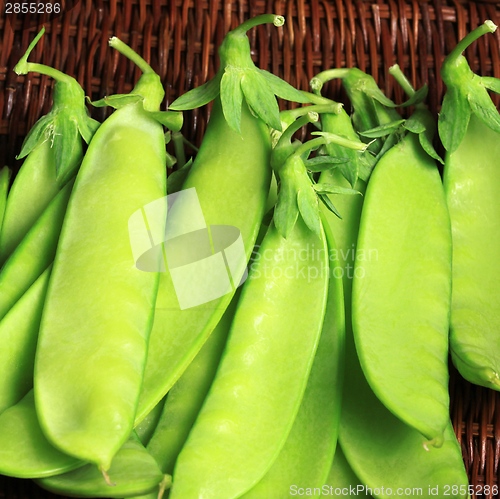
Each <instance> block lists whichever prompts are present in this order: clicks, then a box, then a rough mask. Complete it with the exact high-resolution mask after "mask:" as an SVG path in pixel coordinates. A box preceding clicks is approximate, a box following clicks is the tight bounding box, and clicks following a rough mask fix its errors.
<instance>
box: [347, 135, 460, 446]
mask: <svg viewBox="0 0 500 499" xmlns="http://www.w3.org/2000/svg"><path fill="white" fill-rule="evenodd" d="M450 296H451V230H450V220H449V215H448V210H447V207H446V200H445V197H444V191H443V187H442V183H441V179H440V176H439V173H438V170H437V167H436V164H435V161H434V160H433V159H432V158H430V156H428V155H427V154H426V153H425V152H424V150H423V149H422V147H421V146H420V143H419V140H418V136H417V135H415V134H412V133H409V134H407V135H406V136H405V137H404V138H403V139H402V140H401V141H400V142H398V143H397V144H396V145H394V146H393V147H392V148H391V149H390V150H389V151H388V152H386V153H385V154H384V155H383V156H382V158H381V159H380V160H379V161H378V163H377V166H376V167H375V169H374V171H373V173H372V175H371V177H370V181H369V183H368V187H367V190H366V196H365V200H364V203H363V211H362V214H361V221H360V228H359V236H358V242H357V248H356V265H355V270H354V278H353V290H352V325H353V333H354V338H355V342H356V348H357V351H358V355H359V358H360V363H361V366H362V368H363V371H364V372H365V374H366V377H367V380H368V382H369V383H370V386H371V387H372V389H373V390H374V392H375V393H376V394H377V396H378V397H379V398H380V399H381V400H382V402H383V403H384V404H385V405H386V406H387V407H388V408H389V409H390V410H391V411H393V412H394V414H396V415H397V416H398V417H400V418H401V419H402V420H403V421H405V422H406V423H407V424H409V425H411V426H413V427H415V428H416V429H417V430H418V431H420V432H421V433H422V434H423V435H424V436H425V437H426V438H427V439H428V440H429V442H428V443H429V444H432V445H437V446H439V445H440V444H441V443H442V442H443V438H444V435H443V434H444V432H445V429H446V427H447V423H448V420H449V393H448V326H449V307H450ZM415 358H417V359H418V362H416V361H415Z"/></svg>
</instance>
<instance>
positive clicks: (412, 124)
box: [403, 114, 426, 135]
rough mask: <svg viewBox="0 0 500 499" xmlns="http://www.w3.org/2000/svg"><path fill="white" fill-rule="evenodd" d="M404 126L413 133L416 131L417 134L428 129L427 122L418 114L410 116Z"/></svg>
mask: <svg viewBox="0 0 500 499" xmlns="http://www.w3.org/2000/svg"><path fill="white" fill-rule="evenodd" d="M403 127H404V128H405V129H406V130H408V131H409V132H411V133H415V134H417V135H418V134H420V133H423V132H425V130H426V125H425V123H424V122H423V121H422V120H421V119H419V115H418V114H413V115H412V116H410V117H409V118H408V119H407V120H406V121H405V122H404V123H403Z"/></svg>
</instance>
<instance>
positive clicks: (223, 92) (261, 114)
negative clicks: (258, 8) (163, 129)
mask: <svg viewBox="0 0 500 499" xmlns="http://www.w3.org/2000/svg"><path fill="white" fill-rule="evenodd" d="M284 22H285V18H284V17H283V16H278V15H274V14H263V15H260V16H256V17H254V18H252V19H249V20H247V21H245V22H244V23H242V24H241V25H240V26H238V27H237V28H235V29H234V30H232V31H230V32H229V33H228V34H227V35H226V36H225V38H224V40H223V41H222V43H221V45H220V47H219V58H220V62H221V67H220V69H219V71H218V72H217V74H216V75H215V76H214V78H213V79H212V80H210V81H208V82H207V83H205V84H203V85H201V86H199V87H197V88H194V89H192V90H190V91H189V92H187V93H185V94H184V95H182V96H181V97H179V98H178V99H176V100H175V101H174V102H173V103H172V105H171V106H170V109H172V110H189V109H195V108H197V107H200V106H203V105H205V104H208V103H209V102H210V101H212V100H214V99H216V98H217V97H220V100H221V103H222V111H223V114H224V117H225V119H226V121H227V123H228V124H229V126H230V127H231V128H232V129H233V130H235V131H237V132H240V130H241V129H240V124H241V110H242V104H243V100H245V101H246V103H247V104H248V107H249V109H250V110H251V112H252V114H253V115H254V116H255V117H256V118H258V119H260V120H262V121H263V122H264V123H266V124H267V125H268V126H270V127H271V128H274V129H276V130H281V129H282V126H281V120H280V116H279V106H278V103H277V100H276V96H277V97H280V98H282V99H285V100H290V101H294V102H300V103H307V102H310V99H309V97H308V96H307V95H306V94H305V93H303V92H301V91H299V90H297V89H296V88H294V87H293V86H291V85H290V84H289V83H287V82H285V81H284V80H282V79H281V78H279V77H277V76H276V75H274V74H272V73H269V72H268V71H264V70H261V69H259V68H257V67H256V66H255V64H254V62H253V61H252V58H251V50H250V42H249V40H248V37H247V34H246V33H247V31H248V30H249V29H251V28H253V27H255V26H258V25H261V24H268V23H272V24H274V25H275V26H282V25H283V24H284Z"/></svg>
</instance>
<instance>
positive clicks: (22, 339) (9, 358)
mask: <svg viewBox="0 0 500 499" xmlns="http://www.w3.org/2000/svg"><path fill="white" fill-rule="evenodd" d="M50 271H51V267H49V268H47V269H46V270H45V271H44V272H43V273H42V275H41V276H40V277H39V278H38V279H37V280H36V281H35V282H34V283H33V284H32V285H31V286H30V288H29V289H28V291H26V293H24V295H23V296H22V297H21V298H20V299H19V300H18V301H17V302H16V303H15V304H14V306H13V307H12V308H11V309H10V310H9V312H8V313H7V314H6V315H5V317H3V319H2V320H0V344H1V345H3V346H2V348H1V349H0V414H1V413H2V412H3V411H4V410H5V409H7V408H9V407H10V406H12V405H14V404H16V403H17V402H19V400H21V398H22V397H24V395H26V393H28V391H29V390H31V389H32V388H33V367H34V363H35V350H36V343H37V339H38V330H39V328H40V320H41V316H42V309H43V303H44V299H45V295H46V292H47V286H48V282H49V277H50Z"/></svg>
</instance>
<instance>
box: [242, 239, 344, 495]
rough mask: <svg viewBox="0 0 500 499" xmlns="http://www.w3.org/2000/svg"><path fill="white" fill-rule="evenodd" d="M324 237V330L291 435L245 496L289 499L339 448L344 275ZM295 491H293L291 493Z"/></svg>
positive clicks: (317, 480) (319, 478)
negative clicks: (326, 274)
mask: <svg viewBox="0 0 500 499" xmlns="http://www.w3.org/2000/svg"><path fill="white" fill-rule="evenodd" d="M325 232H326V235H327V241H328V254H329V267H330V279H329V284H328V300H327V303H326V312H325V318H324V322H323V327H322V332H321V336H320V340H319V343H318V348H317V350H316V355H315V358H314V362H313V365H312V368H311V372H310V375H309V379H308V381H307V387H306V390H305V392H304V397H303V399H302V403H301V405H300V408H299V411H298V413H297V417H296V418H295V421H294V423H293V426H292V429H291V431H290V434H289V436H288V438H287V440H286V443H285V445H284V446H283V448H282V450H281V452H280V453H279V455H278V457H277V458H276V460H275V461H274V463H273V465H272V466H271V468H270V469H269V470H268V471H267V473H266V474H265V476H264V477H263V478H262V479H261V480H260V481H259V482H258V483H257V485H255V486H254V487H253V488H252V489H250V491H248V492H247V493H246V494H244V495H243V496H241V497H242V498H244V499H250V498H256V499H260V498H262V497H272V498H273V499H278V498H280V497H283V498H285V497H290V494H292V493H293V491H294V489H295V490H297V488H298V489H304V490H305V489H306V488H321V486H322V485H323V484H324V483H325V480H326V477H327V475H328V472H329V469H330V467H331V462H332V459H333V456H334V454H335V448H336V446H337V435H338V425H339V420H340V407H341V398H342V382H343V380H342V378H343V374H344V371H343V367H344V366H343V357H344V333H345V328H344V299H343V290H342V278H341V277H340V278H339V277H336V276H335V274H334V269H335V268H336V267H337V266H338V261H337V259H336V252H337V248H336V244H335V241H334V239H333V237H332V235H331V233H330V231H329V230H328V231H325ZM292 495H293V494H292Z"/></svg>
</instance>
